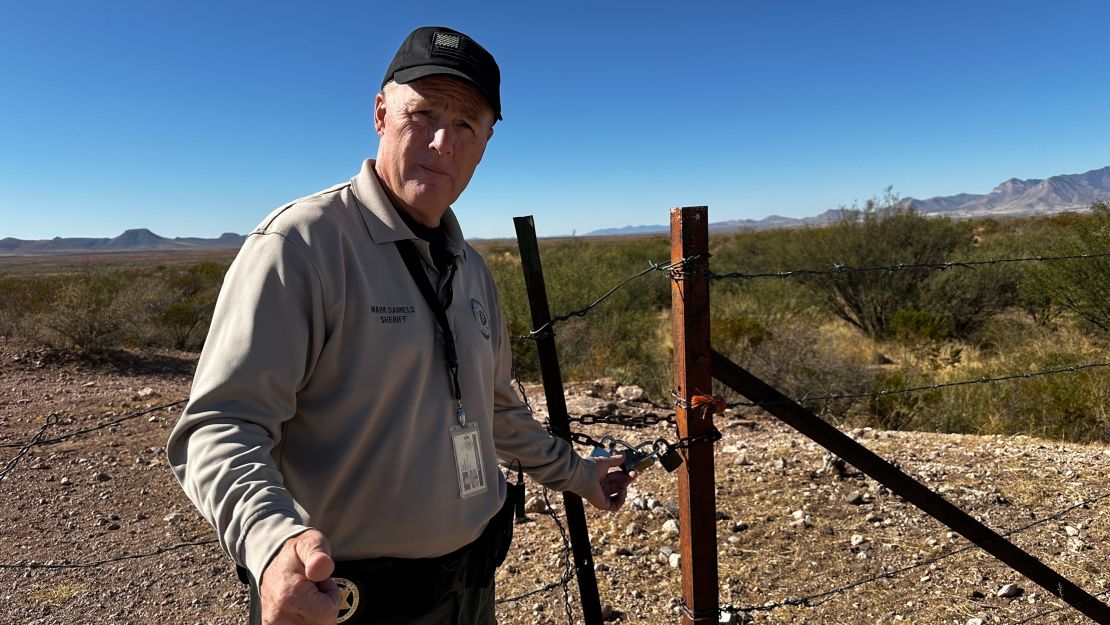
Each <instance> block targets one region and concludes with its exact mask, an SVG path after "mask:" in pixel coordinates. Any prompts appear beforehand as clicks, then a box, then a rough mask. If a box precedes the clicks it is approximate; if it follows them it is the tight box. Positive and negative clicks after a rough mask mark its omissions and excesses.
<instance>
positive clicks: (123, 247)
mask: <svg viewBox="0 0 1110 625" xmlns="http://www.w3.org/2000/svg"><path fill="white" fill-rule="evenodd" d="M245 240H246V237H245V236H243V235H239V234H234V233H230V232H229V233H226V234H222V235H220V237H219V238H216V239H202V238H197V237H177V238H174V239H167V238H166V237H160V236H158V235H157V234H154V233H153V232H151V231H150V230H147V229H146V228H137V229H134V230H127V231H125V232H124V233H123V234H121V235H119V236H118V237H115V238H112V239H92V238H62V237H54V238H53V239H44V240H37V241H24V240H22V239H13V238H11V237H7V238H4V239H0V256H33V255H42V254H89V253H95V252H141V251H170V250H219V249H231V250H234V249H239V248H240V247H242V245H243V241H245Z"/></svg>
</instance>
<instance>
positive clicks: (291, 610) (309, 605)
mask: <svg viewBox="0 0 1110 625" xmlns="http://www.w3.org/2000/svg"><path fill="white" fill-rule="evenodd" d="M334 571H335V562H334V561H333V560H332V559H331V544H330V543H328V539H327V538H326V537H325V536H324V535H323V534H322V533H320V532H319V531H317V530H308V531H306V532H304V533H303V534H298V535H297V536H294V537H293V538H290V539H289V540H287V541H285V544H284V545H282V546H281V551H279V552H278V554H277V555H276V556H274V559H273V560H271V561H270V564H269V566H267V567H266V570H265V571H264V572H263V573H262V585H261V586H260V587H259V589H258V592H259V595H260V596H261V598H262V623H263V625H334V624H335V616H336V614H337V613H338V612H339V588H338V587H337V586H336V585H335V582H333V581H332V579H331V574H332V572H334Z"/></svg>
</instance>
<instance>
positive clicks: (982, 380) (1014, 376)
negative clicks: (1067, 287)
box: [727, 362, 1110, 408]
mask: <svg viewBox="0 0 1110 625" xmlns="http://www.w3.org/2000/svg"><path fill="white" fill-rule="evenodd" d="M1105 367H1110V362H1096V363H1089V364H1085V365H1071V366H1068V367H1060V368H1059V369H1046V370H1043V371H1023V372H1021V373H1010V374H1006V375H1000V376H993V377H992V376H985V375H984V376H980V377H978V378H973V379H967V380H959V381H956V382H937V383H934V384H926V385H923V386H911V387H907V388H896V389H885V390H882V391H875V392H872V393H830V394H826V395H814V396H810V395H803V396H802V397H801V398H799V399H784V400H778V401H769V402H762V403H756V402H748V401H739V402H731V403H729V404H727V406H728V407H729V408H737V407H745V408H758V407H760V406H769V405H772V404H781V403H787V402H790V403H798V404H802V403H805V402H810V401H838V400H846V399H875V398H880V397H887V396H890V395H903V394H907V393H918V392H923V391H934V390H939V389H942V388H951V387H954V386H968V385H972V384H989V383H993V382H1008V381H1011V380H1026V379H1031V378H1037V377H1042V376H1049V375H1058V374H1062V373H1076V372H1079V371H1085V370H1087V369H1099V368H1105Z"/></svg>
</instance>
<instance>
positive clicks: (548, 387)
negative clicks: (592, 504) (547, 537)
mask: <svg viewBox="0 0 1110 625" xmlns="http://www.w3.org/2000/svg"><path fill="white" fill-rule="evenodd" d="M513 224H514V225H515V226H516V239H517V246H518V248H519V249H520V264H521V268H522V269H523V270H524V283H525V287H526V288H527V289H528V306H529V308H530V309H531V311H532V327H533V328H542V327H544V326H545V325H547V323H548V322H549V321H551V308H550V306H549V305H548V303H547V287H546V285H545V284H544V279H543V266H542V265H541V264H540V246H539V244H538V243H537V241H536V224H535V222H534V221H533V220H532V217H531V216H528V217H514V218H513ZM536 351H537V352H538V355H539V360H540V373H541V375H542V377H543V393H544V396H545V398H546V399H547V418H548V423H549V425H550V427H551V433H552V434H554V435H556V436H558V437H560V438H563V439H565V440H567V441H568V442H569V441H570V419H569V416H568V415H567V401H566V397H565V396H564V395H563V375H562V373H561V372H560V371H559V353H558V351H557V350H556V348H555V335H554V334H552V333H550V332H546V333H542V334H540V335H539V336H537V337H536ZM563 508H564V510H566V513H567V532H568V533H569V534H570V544H571V550H572V551H573V554H574V568H575V573H576V575H577V577H578V591H579V595H580V596H581V598H582V618H583V620H585V622H586V625H601V623H602V620H601V598H600V596H599V595H598V592H597V574H596V573H595V572H594V557H593V553H592V552H591V550H590V534H589V531H588V530H587V528H586V511H585V508H584V506H583V505H582V498H581V497H579V496H578V495H575V494H574V493H570V492H564V493H563Z"/></svg>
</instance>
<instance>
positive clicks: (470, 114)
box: [374, 76, 494, 226]
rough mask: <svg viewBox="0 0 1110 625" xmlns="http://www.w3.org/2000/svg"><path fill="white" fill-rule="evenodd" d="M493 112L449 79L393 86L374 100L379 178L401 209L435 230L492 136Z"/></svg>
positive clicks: (462, 84)
mask: <svg viewBox="0 0 1110 625" xmlns="http://www.w3.org/2000/svg"><path fill="white" fill-rule="evenodd" d="M493 121H494V120H493V110H492V109H491V108H490V106H489V104H488V103H487V102H486V100H485V98H483V97H482V95H481V93H479V92H478V90H477V89H475V88H474V87H472V86H470V85H469V84H467V83H466V82H464V81H462V80H458V79H455V78H451V77H449V76H429V77H427V78H421V79H420V80H416V81H413V82H411V83H408V84H404V85H397V84H394V85H390V86H389V87H388V88H387V90H386V93H384V94H382V93H379V94H378V96H377V98H376V99H375V100H374V128H375V130H377V133H378V137H379V138H380V141H379V143H378V158H377V162H376V164H375V171H377V174H378V178H379V179H381V181H382V184H383V185H384V186H385V189H386V192H387V193H388V194H389V196H390V199H391V200H393V202H394V204H395V205H396V208H397V209H399V210H403V211H405V212H407V213H408V214H409V215H410V216H411V217H413V218H414V219H416V220H417V221H419V222H420V223H422V224H424V225H426V226H436V225H438V224H439V219H440V217H442V216H443V213H444V212H445V211H446V210H447V208H448V207H449V206H450V205H451V204H452V203H453V202H454V201H455V200H456V199H457V198H458V197H459V195H460V194H461V193H462V192H463V189H465V188H466V185H467V184H468V183H469V182H470V177H471V176H472V175H474V168H476V167H477V166H478V163H479V162H480V161H481V160H482V154H484V153H485V151H486V143H487V142H488V141H489V139H490V137H492V136H493Z"/></svg>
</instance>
